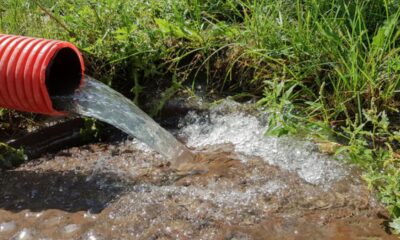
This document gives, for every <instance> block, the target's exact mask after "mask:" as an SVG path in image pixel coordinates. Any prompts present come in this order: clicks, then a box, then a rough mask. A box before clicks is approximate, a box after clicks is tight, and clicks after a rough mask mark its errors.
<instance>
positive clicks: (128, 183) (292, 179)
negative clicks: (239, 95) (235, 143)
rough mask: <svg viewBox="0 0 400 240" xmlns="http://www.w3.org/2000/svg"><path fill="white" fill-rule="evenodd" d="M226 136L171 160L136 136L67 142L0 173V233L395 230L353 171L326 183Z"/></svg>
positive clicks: (195, 235)
mask: <svg viewBox="0 0 400 240" xmlns="http://www.w3.org/2000/svg"><path fill="white" fill-rule="evenodd" d="M232 148H233V147H232V146H231V145H218V146H213V147H208V148H206V149H201V150H198V152H199V155H198V157H197V158H196V159H195V160H194V162H192V163H186V164H184V165H181V166H178V167H174V168H173V167H171V166H170V164H169V163H166V162H164V161H163V160H162V158H161V157H160V156H159V155H157V154H155V153H153V152H151V151H149V150H148V149H147V148H146V147H145V146H143V145H142V144H139V143H137V142H133V143H132V142H131V141H125V142H120V143H113V144H92V145H87V146H84V147H80V148H71V149H69V150H65V151H62V152H59V153H57V154H55V155H48V156H45V157H42V158H40V159H38V160H36V161H34V162H31V163H29V164H26V165H24V166H21V167H19V168H18V169H15V170H13V171H7V172H4V173H2V174H1V177H0V196H1V201H0V238H1V239H395V237H394V236H389V235H388V234H387V233H386V232H385V225H384V223H385V221H386V219H387V213H386V211H385V210H384V208H382V207H381V206H380V205H379V204H378V203H377V202H376V201H375V200H374V198H373V197H372V196H371V195H370V193H369V191H368V189H367V188H366V186H365V184H363V183H362V182H361V181H360V180H359V179H358V178H357V177H354V176H356V175H357V174H354V175H353V176H352V177H348V178H344V179H342V180H340V181H338V182H335V183H333V184H332V185H331V186H330V187H329V188H326V186H318V185H312V184H309V183H307V182H305V181H304V180H303V179H302V178H300V177H299V176H298V174H297V173H296V172H291V171H287V170H282V169H280V168H279V167H276V166H271V165H269V164H268V163H266V162H265V161H263V160H262V159H260V158H257V157H254V158H251V159H248V160H247V161H246V162H243V161H241V160H240V158H239V157H238V156H237V155H236V153H234V152H233V149H232Z"/></svg>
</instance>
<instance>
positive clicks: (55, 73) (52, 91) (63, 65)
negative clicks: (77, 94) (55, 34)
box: [46, 48, 82, 97]
mask: <svg viewBox="0 0 400 240" xmlns="http://www.w3.org/2000/svg"><path fill="white" fill-rule="evenodd" d="M81 79H82V66H81V64H80V61H79V57H78V55H77V53H76V52H75V51H74V50H72V49H71V48H62V49H60V50H59V51H58V52H57V53H56V54H55V55H54V57H53V59H52V60H51V62H50V63H49V66H48V68H47V71H46V87H47V91H48V92H49V95H50V97H52V96H61V95H69V94H72V93H73V92H74V91H75V90H76V89H77V88H78V87H79V85H80V82H81Z"/></svg>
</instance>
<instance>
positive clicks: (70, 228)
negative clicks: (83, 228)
mask: <svg viewBox="0 0 400 240" xmlns="http://www.w3.org/2000/svg"><path fill="white" fill-rule="evenodd" d="M79 229H80V227H79V225H77V224H69V225H67V226H65V227H64V232H65V233H67V234H69V233H73V232H76V231H78V230H79Z"/></svg>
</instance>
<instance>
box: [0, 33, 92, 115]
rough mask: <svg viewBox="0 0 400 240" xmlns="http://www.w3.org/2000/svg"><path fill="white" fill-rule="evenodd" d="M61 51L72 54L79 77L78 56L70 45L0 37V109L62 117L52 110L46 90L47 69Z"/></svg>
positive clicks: (45, 40) (53, 41)
mask: <svg viewBox="0 0 400 240" xmlns="http://www.w3.org/2000/svg"><path fill="white" fill-rule="evenodd" d="M63 48H70V49H72V50H73V51H75V52H76V54H77V56H78V58H77V59H79V61H80V65H81V68H82V76H83V71H84V65H83V60H82V57H81V54H80V52H79V51H78V49H77V48H76V47H75V46H74V45H72V44H71V43H68V42H62V41H56V40H47V39H37V38H28V37H20V36H13V35H2V34H0V107H4V108H10V109H16V110H20V111H27V112H35V113H42V114H48V115H63V114H64V113H62V112H58V111H56V110H55V109H54V108H53V106H52V102H51V98H50V96H49V93H48V90H47V87H46V71H47V68H48V66H49V64H50V62H51V61H52V59H53V57H54V56H55V55H56V54H57V52H58V51H59V50H60V49H63ZM65 67H68V66H65ZM81 82H82V79H81Z"/></svg>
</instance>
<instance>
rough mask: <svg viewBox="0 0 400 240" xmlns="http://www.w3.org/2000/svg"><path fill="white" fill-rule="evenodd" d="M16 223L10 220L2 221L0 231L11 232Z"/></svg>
mask: <svg viewBox="0 0 400 240" xmlns="http://www.w3.org/2000/svg"><path fill="white" fill-rule="evenodd" d="M16 227H17V225H16V224H15V222H14V221H11V222H3V223H0V232H11V231H13V230H14V229H15V228H16Z"/></svg>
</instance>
